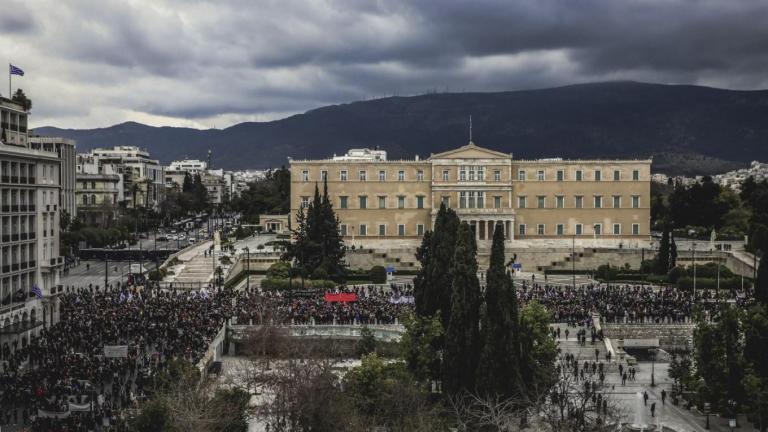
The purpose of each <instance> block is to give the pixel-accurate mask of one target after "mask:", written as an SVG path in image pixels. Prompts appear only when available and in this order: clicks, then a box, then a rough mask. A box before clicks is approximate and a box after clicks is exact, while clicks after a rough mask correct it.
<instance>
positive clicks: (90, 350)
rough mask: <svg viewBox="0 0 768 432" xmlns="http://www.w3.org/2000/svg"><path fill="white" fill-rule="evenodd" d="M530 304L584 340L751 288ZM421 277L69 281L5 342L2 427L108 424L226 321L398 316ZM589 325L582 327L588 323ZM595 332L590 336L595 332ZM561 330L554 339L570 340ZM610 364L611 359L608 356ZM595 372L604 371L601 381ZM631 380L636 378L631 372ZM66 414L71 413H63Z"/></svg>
mask: <svg viewBox="0 0 768 432" xmlns="http://www.w3.org/2000/svg"><path fill="white" fill-rule="evenodd" d="M517 294H518V298H519V300H520V302H521V303H523V304H524V303H527V302H531V301H537V302H539V303H541V304H542V305H544V306H545V307H547V308H548V310H549V311H550V312H551V313H552V320H553V322H560V323H566V324H567V325H568V326H570V327H573V328H574V333H573V334H572V336H571V335H570V334H569V329H568V327H566V328H565V332H564V336H565V339H566V340H567V339H569V337H575V338H576V339H577V340H578V342H579V343H580V344H581V345H582V346H586V344H587V340H588V338H589V340H590V342H591V344H593V345H594V344H595V340H596V339H597V340H599V339H602V334H601V333H600V332H598V331H596V330H595V329H594V328H593V327H591V318H592V314H593V313H599V314H600V315H601V316H602V319H603V321H604V322H627V323H649V322H653V323H662V322H663V323H680V322H687V321H690V320H691V319H692V317H693V315H694V310H695V309H697V308H698V309H699V310H701V311H702V312H703V313H705V314H706V313H710V312H713V311H714V309H715V308H716V307H717V303H718V302H719V301H729V302H735V303H737V304H740V305H743V304H744V303H745V302H746V301H747V300H746V299H747V296H744V295H743V293H739V292H731V291H724V292H723V293H722V294H723V295H722V296H721V298H717V299H715V298H714V297H713V296H712V294H711V292H709V291H698V292H697V293H696V294H695V295H694V294H693V293H692V292H690V291H684V290H677V289H674V288H666V287H662V288H659V287H651V286H639V285H611V286H608V285H605V284H591V285H590V284H587V285H582V286H578V287H569V286H555V285H547V284H546V283H544V284H540V283H534V282H531V283H528V282H524V283H520V284H517ZM413 299H414V296H413V287H412V286H411V285H410V284H391V285H389V286H374V285H368V286H341V287H338V288H336V289H335V290H332V291H330V292H325V293H324V292H317V291H311V290H307V291H302V290H292V291H289V292H280V291H274V292H264V291H261V290H259V289H255V288H254V289H250V290H217V289H213V288H207V289H203V290H200V291H186V290H179V291H176V290H161V289H157V288H152V289H149V288H147V289H145V290H138V289H136V288H130V289H126V288H125V287H122V288H112V289H109V290H99V288H98V287H96V288H94V287H88V288H79V289H68V290H67V292H66V293H64V294H63V295H62V296H61V297H60V301H61V307H60V314H61V316H60V321H59V322H58V323H57V324H56V325H54V326H51V327H49V328H47V329H44V330H42V331H40V333H39V335H38V336H37V337H34V338H32V339H31V340H30V342H29V343H28V344H27V345H26V346H23V347H17V349H15V350H14V351H13V352H11V350H9V349H8V347H7V346H5V347H2V350H3V351H2V354H3V356H2V359H0V427H2V426H5V425H9V424H15V425H26V426H31V428H32V430H45V431H61V432H65V431H79V430H104V427H105V426H107V425H110V424H114V423H115V422H116V420H117V419H118V418H119V417H120V413H122V412H124V410H125V409H126V408H130V407H134V406H137V402H138V401H140V400H142V399H144V398H145V397H146V393H147V386H148V382H149V381H148V380H149V379H150V378H151V376H152V374H154V373H157V372H158V371H162V370H164V369H166V368H167V366H168V364H169V362H170V361H171V360H173V359H184V360H187V361H189V362H191V363H192V364H196V363H197V362H198V361H199V360H200V359H201V358H202V356H203V355H204V354H205V352H206V350H207V349H208V345H209V343H210V341H211V340H212V339H213V338H214V337H215V336H216V334H217V333H218V331H219V330H220V329H221V327H222V326H223V324H224V322H225V321H226V320H227V319H230V318H232V319H233V322H234V323H237V324H274V325H285V324H315V325H330V324H359V325H371V324H395V323H397V322H398V319H399V318H400V317H401V316H402V315H403V314H404V313H408V312H411V311H412V310H413V306H414V305H413ZM577 328H578V329H577ZM587 329H589V333H588V332H587ZM560 330H561V329H560V327H558V328H557V329H556V330H553V334H552V336H553V337H554V338H556V339H560V337H561V332H560ZM109 345H118V346H127V356H125V357H116V358H113V357H106V356H105V355H104V347H105V346H109ZM595 356H596V357H595V362H594V365H592V364H590V365H585V366H584V367H582V368H579V367H578V366H574V365H570V366H568V367H570V368H571V369H572V373H575V374H578V379H579V380H584V379H585V375H584V374H586V379H587V380H588V381H592V382H595V381H596V382H600V383H602V382H603V380H604V374H603V371H602V364H601V362H600V363H598V358H597V351H596V354H595ZM607 360H608V361H610V359H607ZM590 377H594V378H592V379H590ZM630 379H631V375H630ZM57 417H65V418H57Z"/></svg>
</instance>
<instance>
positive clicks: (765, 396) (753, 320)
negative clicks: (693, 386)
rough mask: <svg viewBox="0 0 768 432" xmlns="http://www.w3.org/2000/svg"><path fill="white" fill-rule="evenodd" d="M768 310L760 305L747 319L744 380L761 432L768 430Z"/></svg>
mask: <svg viewBox="0 0 768 432" xmlns="http://www.w3.org/2000/svg"><path fill="white" fill-rule="evenodd" d="M767 308H768V306H766V305H765V304H757V305H755V306H753V307H751V308H750V309H748V310H747V313H746V316H745V317H744V359H745V361H746V362H747V364H748V367H747V368H746V372H745V376H744V383H743V384H744V389H745V391H746V397H745V401H746V404H747V409H748V410H749V411H750V413H751V414H752V417H753V418H754V419H755V423H756V425H757V426H758V427H759V428H760V430H761V431H765V430H766V429H767V428H768V350H766V349H765V347H766V346H767V345H768V309H767Z"/></svg>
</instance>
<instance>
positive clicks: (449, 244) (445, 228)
mask: <svg viewBox="0 0 768 432" xmlns="http://www.w3.org/2000/svg"><path fill="white" fill-rule="evenodd" d="M458 230H459V217H458V216H457V215H456V212H454V211H453V210H451V209H449V208H446V207H445V205H444V204H441V205H440V210H438V212H437V217H436V219H435V230H434V231H433V232H432V234H431V235H430V236H429V240H430V244H429V248H428V249H424V248H422V252H421V254H422V255H423V256H424V257H425V258H426V259H425V261H426V262H427V266H426V268H425V267H422V270H421V272H422V275H421V276H419V286H418V287H417V289H416V298H417V299H418V300H417V304H416V309H417V311H419V314H420V315H421V316H432V315H434V314H435V313H437V311H440V320H441V322H442V324H443V328H446V329H447V328H448V323H449V322H450V316H451V307H452V306H451V296H452V288H451V286H452V275H451V269H452V267H453V260H454V247H455V246H456V238H457V233H458ZM422 245H423V243H422ZM422 266H423V263H422Z"/></svg>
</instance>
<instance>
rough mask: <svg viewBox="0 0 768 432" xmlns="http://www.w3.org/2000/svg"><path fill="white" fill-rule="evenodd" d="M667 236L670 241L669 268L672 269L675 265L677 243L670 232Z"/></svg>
mask: <svg viewBox="0 0 768 432" xmlns="http://www.w3.org/2000/svg"><path fill="white" fill-rule="evenodd" d="M669 238H670V241H671V243H670V245H669V270H672V269H673V268H675V267H677V243H675V236H673V235H671V234H670V236H669Z"/></svg>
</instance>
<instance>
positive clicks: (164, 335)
mask: <svg viewBox="0 0 768 432" xmlns="http://www.w3.org/2000/svg"><path fill="white" fill-rule="evenodd" d="M231 298H232V294H231V292H228V291H221V292H216V291H211V292H207V291H206V292H203V293H189V292H173V291H166V292H162V291H145V292H144V293H142V292H140V291H138V290H135V289H134V290H125V289H123V290H116V289H115V290H107V291H104V290H99V289H98V288H86V289H78V290H72V291H71V292H68V293H65V294H64V295H62V297H61V308H60V313H61V317H60V321H59V322H58V323H57V324H56V325H54V326H52V327H50V328H48V329H45V330H42V331H41V332H40V334H39V336H38V337H34V338H32V340H31V341H30V343H29V344H27V345H26V346H24V347H20V348H18V349H16V350H15V351H14V352H13V353H10V352H8V351H6V353H7V355H4V356H3V359H2V362H0V366H1V367H0V370H2V372H1V373H0V426H4V425H9V424H15V425H25V426H30V427H31V428H32V430H41V431H62V432H63V431H85V430H97V428H98V429H100V428H103V427H104V426H107V425H110V424H113V423H114V422H115V421H116V417H117V416H118V413H119V412H120V411H121V410H123V409H124V408H126V407H130V406H132V405H134V404H136V402H137V401H138V400H141V399H142V398H143V397H144V394H145V390H146V387H145V385H146V384H147V379H148V377H149V376H150V375H151V374H152V373H153V372H157V371H161V370H163V369H165V368H166V367H167V365H168V364H169V361H170V360H172V359H186V360H188V361H190V362H192V364H195V363H196V362H197V361H198V360H199V359H200V358H201V357H202V356H203V354H204V353H205V351H206V350H207V349H208V344H209V343H210V341H211V339H212V338H213V337H215V335H216V334H217V333H218V331H219V330H220V328H221V327H222V325H223V323H224V320H225V319H226V318H228V317H229V316H231V314H232V301H231ZM107 345H120V346H122V345H126V346H127V356H126V357H117V358H111V357H105V355H104V354H105V353H104V346H107ZM58 417H64V418H58Z"/></svg>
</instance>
